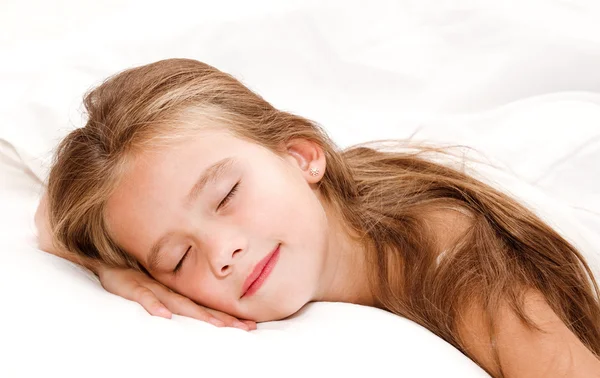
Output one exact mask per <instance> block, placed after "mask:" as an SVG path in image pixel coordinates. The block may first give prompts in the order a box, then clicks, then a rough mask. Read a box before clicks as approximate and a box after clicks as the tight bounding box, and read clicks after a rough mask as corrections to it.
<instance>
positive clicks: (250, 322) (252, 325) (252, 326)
mask: <svg viewBox="0 0 600 378" xmlns="http://www.w3.org/2000/svg"><path fill="white" fill-rule="evenodd" d="M240 321H241V322H243V323H245V324H246V325H247V326H248V327H250V330H251V331H254V330H255V329H257V328H258V326H257V325H256V322H255V321H253V320H245V319H240Z"/></svg>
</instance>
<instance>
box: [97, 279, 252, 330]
mask: <svg viewBox="0 0 600 378" xmlns="http://www.w3.org/2000/svg"><path fill="white" fill-rule="evenodd" d="M98 277H100V282H101V283H102V287H104V288H105V289H106V291H108V292H110V293H113V294H116V295H118V296H120V297H123V298H125V299H128V300H130V301H134V302H137V303H139V304H141V305H142V307H144V309H146V311H148V313H149V314H150V315H154V316H160V317H163V318H167V319H170V318H171V315H172V314H177V315H182V316H187V317H190V318H194V319H198V320H202V321H205V322H208V323H211V324H213V325H215V326H217V327H225V326H229V327H235V328H240V329H243V330H246V331H249V330H254V329H256V323H255V322H253V321H251V320H242V321H240V320H238V319H236V318H235V317H233V316H231V315H229V314H225V313H223V312H220V311H216V310H213V309H210V308H207V307H203V306H200V305H198V304H196V303H194V302H193V301H191V300H190V299H188V298H186V297H184V296H183V295H179V294H177V293H175V292H173V291H172V290H170V289H169V288H167V287H166V286H164V285H162V284H160V283H159V282H157V281H156V280H154V279H152V278H150V277H148V276H147V275H145V274H144V273H142V272H138V271H136V270H133V269H122V268H106V267H103V268H101V269H99V272H98Z"/></svg>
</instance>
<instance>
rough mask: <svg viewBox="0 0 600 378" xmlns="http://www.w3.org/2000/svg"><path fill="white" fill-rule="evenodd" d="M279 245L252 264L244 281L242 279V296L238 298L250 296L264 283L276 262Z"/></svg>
mask: <svg viewBox="0 0 600 378" xmlns="http://www.w3.org/2000/svg"><path fill="white" fill-rule="evenodd" d="M280 246H281V244H278V245H277V247H276V248H275V249H274V250H273V252H271V253H269V254H268V255H267V256H265V257H264V258H263V259H262V260H260V261H259V262H258V264H256V265H255V266H254V269H252V272H251V273H250V274H249V275H248V277H247V278H246V281H244V285H243V286H242V296H241V297H240V298H244V297H249V296H251V295H252V294H254V293H256V292H257V291H258V289H260V288H261V286H262V285H263V284H264V283H265V281H266V280H267V278H268V277H269V275H270V274H271V272H272V271H273V268H274V267H275V264H277V260H278V259H279V247H280Z"/></svg>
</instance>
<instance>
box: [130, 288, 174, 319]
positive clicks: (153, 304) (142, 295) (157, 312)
mask: <svg viewBox="0 0 600 378" xmlns="http://www.w3.org/2000/svg"><path fill="white" fill-rule="evenodd" d="M133 300H134V301H135V302H138V303H139V304H140V305H142V307H143V308H144V309H146V311H148V313H149V314H150V315H153V316H160V317H162V318H166V319H171V315H172V313H171V311H169V310H168V309H167V308H166V307H165V306H164V305H163V304H162V303H161V302H160V301H159V300H158V298H157V297H156V295H154V293H153V292H152V291H151V290H149V289H147V288H145V287H143V286H138V288H136V289H135V290H134V296H133Z"/></svg>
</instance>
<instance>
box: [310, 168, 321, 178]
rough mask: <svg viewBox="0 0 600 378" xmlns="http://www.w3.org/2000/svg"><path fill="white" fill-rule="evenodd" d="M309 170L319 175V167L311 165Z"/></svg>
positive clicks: (312, 173)
mask: <svg viewBox="0 0 600 378" xmlns="http://www.w3.org/2000/svg"><path fill="white" fill-rule="evenodd" d="M309 172H310V175H311V176H318V175H319V169H318V168H314V167H311V168H310V169H309Z"/></svg>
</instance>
